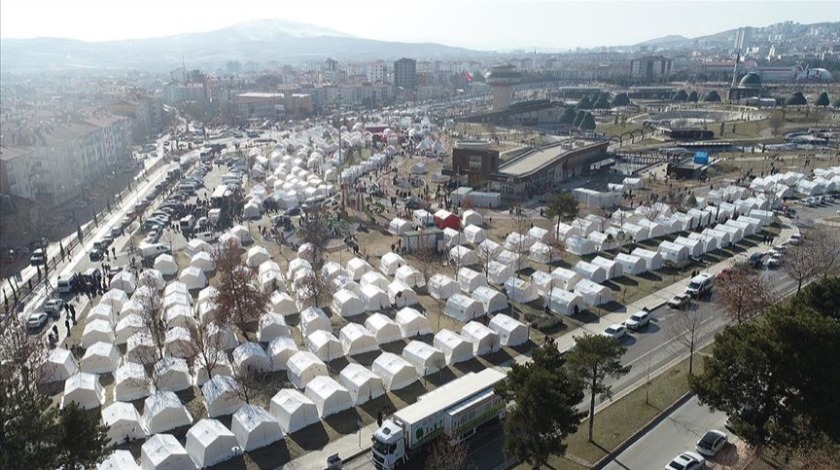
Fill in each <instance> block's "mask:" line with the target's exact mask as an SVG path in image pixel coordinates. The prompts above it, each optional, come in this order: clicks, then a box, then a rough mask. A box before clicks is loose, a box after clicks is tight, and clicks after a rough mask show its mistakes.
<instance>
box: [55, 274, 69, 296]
mask: <svg viewBox="0 0 840 470" xmlns="http://www.w3.org/2000/svg"><path fill="white" fill-rule="evenodd" d="M72 279H73V278H72V276H68V275H67V274H62V275H60V276H58V282H57V283H56V285H55V290H57V291H58V293H59V294H69V293H70V291H72V290H73V283H72V282H71V281H72Z"/></svg>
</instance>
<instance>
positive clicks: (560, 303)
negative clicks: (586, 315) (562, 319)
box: [545, 287, 584, 315]
mask: <svg viewBox="0 0 840 470" xmlns="http://www.w3.org/2000/svg"><path fill="white" fill-rule="evenodd" d="M545 305H546V306H547V307H548V309H549V310H551V312H553V313H559V314H562V315H574V314H576V313H578V312H580V311H581V310H583V309H584V305H583V297H581V296H580V294H576V293H574V292H569V291H567V290H563V289H560V288H558V287H555V288H554V289H551V291H550V292H549V293H548V295H546V296H545Z"/></svg>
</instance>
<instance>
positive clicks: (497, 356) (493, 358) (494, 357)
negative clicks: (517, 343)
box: [481, 348, 513, 366]
mask: <svg viewBox="0 0 840 470" xmlns="http://www.w3.org/2000/svg"><path fill="white" fill-rule="evenodd" d="M481 357H482V358H484V360H486V361H487V362H489V363H491V364H493V365H494V366H499V365H502V364H504V363H506V362H510V361H512V360H513V356H511V354H510V353H509V352H508V351H506V350H505V348H501V349H499V350H498V351H496V352H492V353H490V354H485V355H484V356H481Z"/></svg>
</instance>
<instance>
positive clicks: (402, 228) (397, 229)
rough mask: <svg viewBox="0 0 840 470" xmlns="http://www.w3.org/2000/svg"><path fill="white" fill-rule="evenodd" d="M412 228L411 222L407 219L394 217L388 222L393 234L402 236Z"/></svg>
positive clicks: (390, 231) (389, 229) (389, 230)
mask: <svg viewBox="0 0 840 470" xmlns="http://www.w3.org/2000/svg"><path fill="white" fill-rule="evenodd" d="M409 230H411V223H410V222H409V221H407V220H405V219H401V218H399V217H394V218H393V219H391V221H390V222H388V232H389V233H390V234H391V235H396V236H400V235H402V234H404V233H405V232H408V231H409Z"/></svg>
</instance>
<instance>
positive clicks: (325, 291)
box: [292, 270, 333, 308]
mask: <svg viewBox="0 0 840 470" xmlns="http://www.w3.org/2000/svg"><path fill="white" fill-rule="evenodd" d="M292 290H293V291H294V293H295V297H296V299H295V300H297V303H298V305H300V306H301V308H306V307H320V306H321V305H325V304H326V303H327V302H328V301H329V299H330V296H331V295H332V294H333V289H332V285H331V284H330V282H329V281H328V280H327V279H326V278H325V277H324V276H323V275H322V274H321V272H320V270H312V271H307V272H306V274H305V275H303V276H302V277H299V278H298V279H296V280H294V282H293V283H292Z"/></svg>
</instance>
